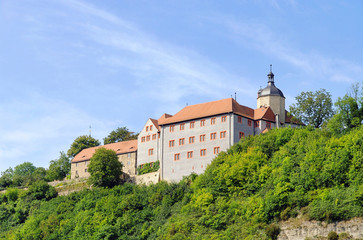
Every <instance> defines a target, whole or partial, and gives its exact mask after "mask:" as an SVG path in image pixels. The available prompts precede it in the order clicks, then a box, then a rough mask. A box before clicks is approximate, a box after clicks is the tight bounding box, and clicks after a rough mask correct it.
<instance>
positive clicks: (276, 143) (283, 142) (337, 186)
mask: <svg viewBox="0 0 363 240" xmlns="http://www.w3.org/2000/svg"><path fill="white" fill-rule="evenodd" d="M362 136H363V126H361V127H360V128H358V129H355V130H352V131H351V132H350V133H348V134H345V135H343V136H341V137H335V136H333V135H332V134H331V133H330V132H329V131H328V130H326V129H310V128H305V129H290V128H285V129H274V130H271V131H269V132H268V133H266V134H262V135H258V136H254V137H248V138H246V139H244V140H242V141H241V142H240V143H238V144H236V145H234V146H233V147H232V148H231V149H229V150H228V151H227V152H222V153H221V154H219V155H218V157H216V158H215V159H214V161H213V162H212V164H211V165H210V166H208V168H207V169H206V171H205V173H204V174H202V175H199V176H196V175H191V176H188V177H186V178H184V179H183V180H182V181H180V182H179V183H172V184H168V183H165V182H161V183H158V184H156V185H151V186H144V185H139V186H137V185H131V184H124V185H122V186H116V187H114V188H112V189H101V188H96V189H92V190H83V191H81V192H77V193H72V194H70V195H68V196H58V197H55V198H52V199H50V198H51V197H52V196H49V197H46V196H47V195H44V197H42V198H35V197H34V194H33V195H31V194H27V193H26V192H25V191H24V192H23V191H20V190H17V191H15V190H13V191H8V192H7V193H6V194H2V195H0V202H1V205H0V238H2V239H275V237H276V236H277V234H278V233H279V225H278V223H279V222H280V221H286V220H288V219H293V218H296V217H299V218H301V219H305V220H319V221H325V222H327V223H330V222H334V221H341V220H348V219H351V218H354V217H363V137H362ZM32 196H33V197H32ZM47 199H48V200H47Z"/></svg>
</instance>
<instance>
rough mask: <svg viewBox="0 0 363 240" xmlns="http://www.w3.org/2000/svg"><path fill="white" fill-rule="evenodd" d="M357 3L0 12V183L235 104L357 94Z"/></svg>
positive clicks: (68, 2) (362, 70)
mask: <svg viewBox="0 0 363 240" xmlns="http://www.w3.org/2000/svg"><path fill="white" fill-rule="evenodd" d="M362 12H363V1H361V0H351V1H340V0H320V1H297V0H281V1H278V0H249V1H247V0H239V1H233V0H228V1H218V0H215V1H213V0H210V1H205V0H200V1H194V0H183V1H173V0H172V1H163V0H160V1H141V0H140V1H138V0H123V1H121V0H102V1H101V0H98V1H92V0H88V1H82V0H53V1H49V0H37V1H35V0H22V1H14V0H0V83H1V85H0V171H4V170H6V169H7V168H9V167H12V168H13V167H15V166H16V165H18V164H21V163H23V162H25V161H28V162H32V163H33V164H34V165H35V166H36V167H45V168H47V167H48V166H49V162H50V161H51V160H54V159H57V158H59V155H60V152H61V151H64V152H66V151H67V150H68V149H69V147H70V145H71V144H72V142H73V141H74V139H76V138H77V137H78V136H81V135H88V134H89V132H90V126H91V134H92V137H94V138H96V139H99V140H100V141H101V142H103V141H102V140H103V138H104V137H106V136H107V135H108V134H109V133H110V132H111V131H113V130H115V129H117V128H118V127H124V126H125V127H127V128H128V129H129V130H130V131H133V132H139V131H141V129H142V128H143V126H144V124H145V123H146V121H147V119H148V118H156V119H157V118H159V117H160V116H161V115H162V114H164V113H168V114H175V113H176V112H178V111H179V110H181V109H182V108H183V107H185V106H186V105H192V104H198V103H203V102H208V101H214V100H220V99H224V98H229V97H231V95H232V96H233V97H234V93H235V92H236V97H237V101H238V102H239V103H240V104H242V105H245V106H248V107H251V108H256V97H257V91H258V89H259V88H260V87H265V86H266V85H267V74H268V72H269V71H270V64H272V71H273V73H274V74H275V84H276V86H277V87H278V88H280V89H281V90H282V91H283V93H284V95H285V97H286V106H287V108H288V106H290V105H291V104H293V103H294V101H295V97H296V96H297V95H298V94H300V93H301V92H302V91H317V90H319V89H321V88H324V89H326V90H327V91H328V92H330V93H331V95H332V98H333V101H335V100H336V99H337V98H338V97H342V96H344V95H345V94H346V93H347V92H348V91H349V88H350V86H351V85H352V84H353V83H355V82H363V58H362V52H363V47H362V43H363V31H362V24H363V18H362V17H361V13H362Z"/></svg>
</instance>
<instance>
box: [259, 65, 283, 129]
mask: <svg viewBox="0 0 363 240" xmlns="http://www.w3.org/2000/svg"><path fill="white" fill-rule="evenodd" d="M267 77H268V82H267V86H266V87H265V88H263V89H260V90H258V92H257V108H260V107H270V108H271V109H272V111H273V112H274V114H275V115H276V116H277V115H278V116H277V119H278V120H276V122H277V121H279V122H280V123H282V124H283V123H285V96H284V94H283V93H282V91H281V90H280V89H278V88H277V87H276V86H275V80H274V77H275V75H274V74H273V73H272V65H270V72H269V74H267Z"/></svg>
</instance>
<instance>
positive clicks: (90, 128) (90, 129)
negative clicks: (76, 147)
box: [89, 125, 92, 137]
mask: <svg viewBox="0 0 363 240" xmlns="http://www.w3.org/2000/svg"><path fill="white" fill-rule="evenodd" d="M91 131H92V127H91V125H89V136H90V137H91Z"/></svg>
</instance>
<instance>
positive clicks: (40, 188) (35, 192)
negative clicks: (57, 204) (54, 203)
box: [27, 180, 58, 200]
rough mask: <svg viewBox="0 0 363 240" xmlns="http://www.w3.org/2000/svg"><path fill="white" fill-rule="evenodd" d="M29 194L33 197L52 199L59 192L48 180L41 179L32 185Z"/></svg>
mask: <svg viewBox="0 0 363 240" xmlns="http://www.w3.org/2000/svg"><path fill="white" fill-rule="evenodd" d="M27 195H28V196H30V197H31V198H32V199H36V200H42V199H46V200H49V199H52V198H55V197H56V196H57V195H58V193H57V191H56V190H55V188H54V187H52V186H50V185H49V184H48V183H47V182H45V181H43V180H41V181H37V182H35V183H33V184H32V185H30V187H29V189H28V192H27Z"/></svg>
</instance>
